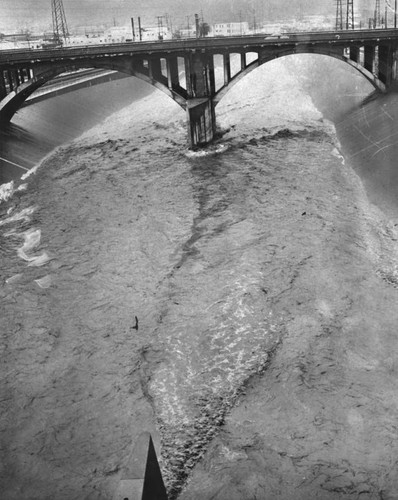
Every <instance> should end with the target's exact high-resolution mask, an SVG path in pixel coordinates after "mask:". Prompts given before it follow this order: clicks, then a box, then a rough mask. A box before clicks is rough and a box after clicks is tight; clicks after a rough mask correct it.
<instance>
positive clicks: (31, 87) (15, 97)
mask: <svg viewBox="0 0 398 500" xmlns="http://www.w3.org/2000/svg"><path fill="white" fill-rule="evenodd" d="M83 68H84V69H89V68H96V69H104V70H114V71H119V72H120V73H125V74H127V75H130V76H135V77H136V78H139V79H140V80H143V81H144V82H146V83H148V84H149V85H151V86H153V87H155V88H157V89H159V90H161V91H162V92H164V93H165V94H166V95H167V96H168V97H170V98H171V99H173V100H174V101H175V102H176V103H177V104H179V105H180V106H181V107H182V108H183V109H184V110H185V109H186V107H187V103H186V98H185V97H184V96H183V95H181V94H180V93H178V92H176V91H175V90H173V89H170V88H169V87H168V86H167V85H166V84H165V83H162V82H160V81H158V80H156V79H155V78H151V77H150V76H149V75H147V74H145V73H143V72H142V73H141V72H139V71H136V70H133V68H132V67H131V66H130V67H128V65H126V64H125V61H110V62H105V63H103V62H99V61H89V62H84V63H76V64H73V65H62V66H55V67H52V68H50V69H48V68H44V69H43V71H42V72H38V73H37V74H36V75H35V76H34V77H33V78H30V79H29V80H27V81H26V82H24V83H21V84H20V85H19V86H18V87H17V88H16V89H15V90H13V91H11V92H10V93H9V94H8V95H7V96H6V97H5V98H4V99H3V100H2V101H1V102H0V115H1V122H3V123H6V122H9V121H10V120H11V119H12V117H13V116H14V114H15V113H16V112H17V111H18V109H19V108H21V107H22V106H23V104H24V102H25V101H26V99H28V97H30V96H31V95H32V94H33V93H34V92H35V91H36V90H38V89H39V88H40V87H42V86H43V85H44V84H46V83H48V82H49V81H51V80H53V79H54V78H55V77H57V76H59V75H61V74H62V73H67V72H70V71H76V70H79V69H83Z"/></svg>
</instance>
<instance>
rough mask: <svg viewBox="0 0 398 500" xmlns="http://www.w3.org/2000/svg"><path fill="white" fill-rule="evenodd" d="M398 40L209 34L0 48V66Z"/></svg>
mask: <svg viewBox="0 0 398 500" xmlns="http://www.w3.org/2000/svg"><path fill="white" fill-rule="evenodd" d="M383 40H385V41H388V40H398V30H397V29H377V30H346V31H317V32H314V31H310V32H299V33H284V34H281V35H280V36H279V37H276V36H272V35H271V36H270V35H266V34H261V35H250V36H246V35H245V36H236V37H208V38H194V39H179V40H164V41H155V42H128V43H119V44H110V45H104V44H101V45H92V46H84V47H62V48H55V49H54V48H53V49H31V50H30V51H29V50H26V49H23V50H8V51H0V65H1V66H3V67H4V66H5V65H7V63H8V64H11V65H12V64H21V63H34V62H38V61H41V62H45V61H51V60H53V59H54V58H56V59H57V60H58V61H59V60H62V59H63V58H67V59H71V58H72V57H76V58H80V57H90V56H100V55H127V54H128V55H134V54H137V55H144V54H150V53H162V52H163V53H165V54H167V53H173V54H176V53H186V51H187V50H188V51H189V50H200V49H207V50H214V51H222V50H223V49H225V50H231V49H233V48H236V49H237V51H238V52H239V49H240V50H241V49H242V48H245V49H248V48H250V47H253V49H254V48H255V47H259V46H260V47H267V46H275V45H276V46H289V45H292V43H294V44H295V45H301V44H305V45H308V44H314V45H316V44H320V43H321V44H322V43H323V44H324V43H333V44H337V45H345V44H347V42H349V43H355V42H357V43H358V44H360V43H365V42H366V43H375V44H376V43H380V42H381V41H383Z"/></svg>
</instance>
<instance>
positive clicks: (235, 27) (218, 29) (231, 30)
mask: <svg viewBox="0 0 398 500" xmlns="http://www.w3.org/2000/svg"><path fill="white" fill-rule="evenodd" d="M247 33H249V23H248V22H247V21H243V22H239V23H216V24H214V25H213V30H212V34H213V36H239V35H246V34H247Z"/></svg>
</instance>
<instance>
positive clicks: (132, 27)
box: [131, 17, 135, 42]
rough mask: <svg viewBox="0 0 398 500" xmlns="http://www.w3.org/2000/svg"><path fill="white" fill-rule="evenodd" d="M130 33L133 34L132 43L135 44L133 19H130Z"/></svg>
mask: <svg viewBox="0 0 398 500" xmlns="http://www.w3.org/2000/svg"><path fill="white" fill-rule="evenodd" d="M131 31H132V34H133V42H135V29H134V17H132V18H131Z"/></svg>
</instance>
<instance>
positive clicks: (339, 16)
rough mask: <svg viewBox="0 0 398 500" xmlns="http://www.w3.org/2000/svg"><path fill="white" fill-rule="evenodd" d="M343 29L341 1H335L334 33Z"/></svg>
mask: <svg viewBox="0 0 398 500" xmlns="http://www.w3.org/2000/svg"><path fill="white" fill-rule="evenodd" d="M342 29H343V0H336V31H338V30H342Z"/></svg>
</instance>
